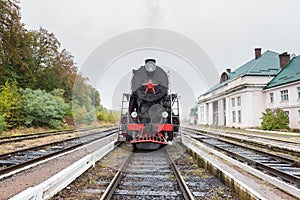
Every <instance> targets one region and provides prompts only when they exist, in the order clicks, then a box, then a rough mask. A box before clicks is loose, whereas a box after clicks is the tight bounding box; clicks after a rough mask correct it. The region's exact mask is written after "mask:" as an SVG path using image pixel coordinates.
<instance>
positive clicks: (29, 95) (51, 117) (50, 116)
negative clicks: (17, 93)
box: [22, 88, 68, 128]
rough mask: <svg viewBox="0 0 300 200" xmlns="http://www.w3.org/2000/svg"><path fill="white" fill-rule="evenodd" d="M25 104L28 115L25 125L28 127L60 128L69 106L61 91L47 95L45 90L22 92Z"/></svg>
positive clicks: (26, 90)
mask: <svg viewBox="0 0 300 200" xmlns="http://www.w3.org/2000/svg"><path fill="white" fill-rule="evenodd" d="M22 94H23V99H24V102H25V105H24V110H25V111H24V112H25V115H26V118H25V125H27V126H47V127H50V128H59V127H61V126H62V125H63V124H62V119H63V118H64V117H65V115H66V113H67V110H68V104H66V103H65V101H64V99H63V98H62V97H61V96H56V95H59V94H61V92H59V91H53V92H51V93H47V92H46V91H44V90H31V89H28V88H26V89H25V90H22Z"/></svg>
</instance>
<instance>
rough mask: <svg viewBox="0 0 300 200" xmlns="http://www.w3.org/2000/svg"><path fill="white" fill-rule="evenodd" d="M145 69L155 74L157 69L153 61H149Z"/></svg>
mask: <svg viewBox="0 0 300 200" xmlns="http://www.w3.org/2000/svg"><path fill="white" fill-rule="evenodd" d="M145 68H146V70H147V71H148V72H154V71H155V69H156V65H155V63H154V62H153V61H148V62H147V63H146V64H145Z"/></svg>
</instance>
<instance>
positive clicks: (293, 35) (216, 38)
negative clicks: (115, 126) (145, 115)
mask: <svg viewBox="0 0 300 200" xmlns="http://www.w3.org/2000/svg"><path fill="white" fill-rule="evenodd" d="M299 8H300V1H299V0H286V1H282V0H243V1H241V0H226V1H225V0H211V1H202V0H190V1H184V0H127V1H125V0H105V1H104V0H86V1H82V0H28V1H21V12H22V22H23V23H25V25H26V27H27V28H28V29H38V28H39V27H43V28H46V29H48V30H49V31H50V32H53V33H55V35H56V36H57V38H58V39H59V41H60V42H61V43H62V47H63V48H66V49H67V50H68V51H70V52H71V53H72V55H74V57H75V60H76V62H77V63H78V66H82V65H83V64H84V62H85V61H86V60H87V59H88V57H89V56H90V54H91V53H92V52H93V51H94V50H95V49H96V48H98V47H99V46H100V45H101V44H103V43H104V42H105V41H107V40H109V39H111V38H112V37H113V36H116V35H119V34H121V33H124V32H127V31H132V30H135V29H141V28H145V27H157V28H161V29H167V30H172V31H175V32H178V33H180V34H182V35H185V36H186V37H188V38H190V39H191V40H193V41H194V42H195V43H197V44H198V45H199V46H200V47H201V48H203V50H204V51H205V52H206V53H207V55H208V56H209V57H210V59H211V60H212V62H213V63H214V65H215V66H216V69H217V71H218V73H219V74H221V73H222V71H224V70H225V69H226V68H232V69H235V68H237V67H238V66H240V65H242V64H244V63H245V62H247V61H248V60H250V59H252V58H253V57H254V50H253V49H254V48H255V47H261V48H262V51H265V50H273V51H276V52H279V53H281V52H284V51H287V52H289V53H295V54H296V55H299V53H300V45H299V44H300V37H299V36H300V26H299V20H300V12H299ZM216 81H218V80H216ZM100 92H101V91H100Z"/></svg>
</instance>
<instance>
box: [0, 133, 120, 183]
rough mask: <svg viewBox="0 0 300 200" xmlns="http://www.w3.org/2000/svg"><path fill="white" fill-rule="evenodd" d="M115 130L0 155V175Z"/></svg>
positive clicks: (89, 141)
mask: <svg viewBox="0 0 300 200" xmlns="http://www.w3.org/2000/svg"><path fill="white" fill-rule="evenodd" d="M116 132H117V129H108V130H105V131H100V132H99V131H98V132H93V133H91V134H87V135H84V136H80V137H75V138H71V139H67V140H63V141H59V142H53V143H49V144H45V145H41V146H36V147H32V148H27V149H23V150H20V151H14V152H10V153H6V154H1V155H0V177H1V178H3V177H5V175H6V174H9V173H11V172H12V171H15V170H18V169H21V168H24V167H26V166H28V165H30V164H33V163H36V162H38V161H41V160H45V159H47V158H50V157H53V156H56V155H59V154H62V153H64V152H68V151H71V150H73V149H75V148H78V147H80V146H83V145H85V144H88V143H91V142H93V141H95V140H97V139H100V138H104V137H106V136H109V135H111V134H114V133H116Z"/></svg>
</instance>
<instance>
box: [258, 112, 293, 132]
mask: <svg viewBox="0 0 300 200" xmlns="http://www.w3.org/2000/svg"><path fill="white" fill-rule="evenodd" d="M262 115H263V116H262V122H261V126H262V129H264V130H280V129H289V117H288V116H287V114H286V113H285V112H284V111H283V110H281V109H276V110H271V109H269V108H267V109H266V111H265V113H262Z"/></svg>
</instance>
